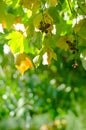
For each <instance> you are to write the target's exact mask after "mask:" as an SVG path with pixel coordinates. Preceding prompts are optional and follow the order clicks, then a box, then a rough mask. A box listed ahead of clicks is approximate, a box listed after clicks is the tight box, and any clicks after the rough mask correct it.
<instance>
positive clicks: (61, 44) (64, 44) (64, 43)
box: [57, 36, 74, 51]
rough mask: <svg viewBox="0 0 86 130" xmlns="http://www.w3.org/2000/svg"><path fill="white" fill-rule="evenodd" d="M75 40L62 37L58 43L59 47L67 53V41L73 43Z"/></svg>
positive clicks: (70, 37)
mask: <svg viewBox="0 0 86 130" xmlns="http://www.w3.org/2000/svg"><path fill="white" fill-rule="evenodd" d="M73 40H74V38H73V37H72V36H61V37H60V38H59V39H58V41H57V47H59V48H61V49H63V50H65V51H67V50H68V49H69V46H68V44H67V41H71V42H73Z"/></svg>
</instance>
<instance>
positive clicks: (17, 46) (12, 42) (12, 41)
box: [7, 31, 24, 53]
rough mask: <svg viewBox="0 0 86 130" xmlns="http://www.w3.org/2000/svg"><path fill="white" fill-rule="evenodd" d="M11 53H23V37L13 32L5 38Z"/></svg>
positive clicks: (19, 33)
mask: <svg viewBox="0 0 86 130" xmlns="http://www.w3.org/2000/svg"><path fill="white" fill-rule="evenodd" d="M7 39H8V40H9V41H8V45H9V46H10V48H11V51H12V53H17V52H21V53H22V52H24V36H23V34H22V33H21V32H18V31H13V32H12V33H10V34H9V35H8V36H7Z"/></svg>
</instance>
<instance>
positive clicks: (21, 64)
mask: <svg viewBox="0 0 86 130" xmlns="http://www.w3.org/2000/svg"><path fill="white" fill-rule="evenodd" d="M15 67H16V68H17V69H18V70H19V71H20V73H21V74H22V75H23V74H24V72H25V71H26V70H27V69H29V68H32V69H33V68H34V66H33V64H32V62H31V60H30V58H29V57H28V55H27V54H25V53H19V54H17V55H16V57H15Z"/></svg>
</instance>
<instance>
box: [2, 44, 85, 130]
mask: <svg viewBox="0 0 86 130" xmlns="http://www.w3.org/2000/svg"><path fill="white" fill-rule="evenodd" d="M3 48H4V47H3V44H0V130H86V71H85V70H84V69H83V67H82V65H81V62H80V61H79V67H78V68H77V69H74V68H72V66H71V64H72V61H71V60H70V57H69V56H68V55H67V54H65V53H64V52H61V51H60V50H58V52H56V53H59V54H60V53H61V54H63V55H61V56H60V57H58V61H52V65H51V66H46V65H45V66H43V65H42V64H41V65H40V66H39V67H38V68H35V69H34V70H28V71H27V72H25V74H24V75H23V76H21V75H20V73H19V72H18V71H17V70H16V68H15V66H14V58H13V56H12V54H11V52H9V53H8V54H5V53H4V51H3V50H4V49H3ZM65 55H66V56H65ZM65 57H66V58H65ZM66 59H67V60H66Z"/></svg>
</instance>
